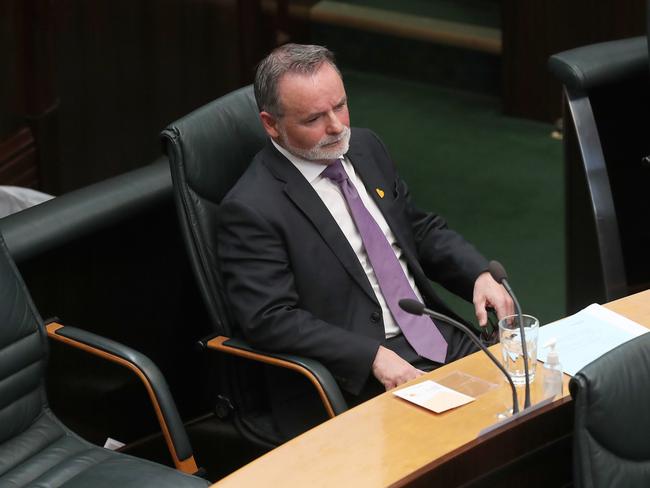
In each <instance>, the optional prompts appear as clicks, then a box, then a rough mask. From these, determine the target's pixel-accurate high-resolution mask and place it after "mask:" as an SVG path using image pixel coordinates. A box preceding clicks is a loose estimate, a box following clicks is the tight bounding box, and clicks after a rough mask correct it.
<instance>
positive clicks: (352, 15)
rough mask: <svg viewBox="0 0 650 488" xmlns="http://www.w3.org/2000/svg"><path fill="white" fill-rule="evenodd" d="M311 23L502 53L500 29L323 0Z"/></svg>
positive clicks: (312, 14) (312, 13)
mask: <svg viewBox="0 0 650 488" xmlns="http://www.w3.org/2000/svg"><path fill="white" fill-rule="evenodd" d="M310 18H311V20H312V21H314V22H321V23H327V24H335V25H342V26H346V27H352V28H355V29H363V30H367V31H372V32H380V33H383V34H389V35H392V36H398V37H405V38H408V39H417V40H421V41H427V42H436V43H440V44H446V45H450V46H456V47H462V48H468V49H473V50H475V51H482V52H486V53H491V54H501V30H500V29H495V28H492V27H481V26H477V25H472V24H464V23H460V22H453V21H448V20H441V19H434V18H430V17H421V16H417V15H413V14H405V13H400V12H392V11H386V10H382V9H377V8H371V7H363V6H358V5H352V4H347V3H344V2H336V1H331V0H324V1H321V2H318V3H317V4H316V5H314V6H313V7H312V9H311V11H310Z"/></svg>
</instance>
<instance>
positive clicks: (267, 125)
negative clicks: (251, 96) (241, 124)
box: [260, 112, 280, 139]
mask: <svg viewBox="0 0 650 488" xmlns="http://www.w3.org/2000/svg"><path fill="white" fill-rule="evenodd" d="M260 119H262V125H263V126H264V130H265V131H266V133H267V134H268V135H269V136H271V138H273V139H277V138H278V137H280V132H279V131H278V120H277V119H276V118H275V117H274V116H273V115H271V114H270V113H268V112H260Z"/></svg>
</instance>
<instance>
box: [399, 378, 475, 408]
mask: <svg viewBox="0 0 650 488" xmlns="http://www.w3.org/2000/svg"><path fill="white" fill-rule="evenodd" d="M394 394H395V396H398V397H400V398H403V399H404V400H408V401H409V402H412V403H415V404H416V405H419V406H421V407H424V408H427V409H429V410H432V411H434V412H436V413H442V412H444V411H445V410H449V409H451V408H456V407H459V406H461V405H465V404H466V403H469V402H472V401H474V398H473V397H471V396H469V395H465V394H464V393H460V392H459V391H456V390H452V389H451V388H447V387H446V386H443V385H441V384H439V383H436V382H435V381H431V380H426V381H423V382H422V383H418V384H416V385H412V386H407V387H406V388H402V389H401V390H397V391H396V392H395V393H394Z"/></svg>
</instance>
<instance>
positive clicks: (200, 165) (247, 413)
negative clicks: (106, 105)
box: [161, 86, 347, 448]
mask: <svg viewBox="0 0 650 488" xmlns="http://www.w3.org/2000/svg"><path fill="white" fill-rule="evenodd" d="M161 137H162V140H163V144H164V150H165V152H166V154H167V156H168V158H169V162H170V165H171V173H172V182H173V186H174V198H175V201H176V208H177V210H178V215H179V219H180V224H181V230H182V233H183V239H184V241H185V245H186V248H187V250H188V255H189V258H190V263H191V266H192V268H193V271H194V275H195V277H196V279H197V283H198V285H199V290H200V291H201V295H202V297H203V301H204V303H205V305H206V308H207V310H208V314H209V316H210V319H211V322H212V327H213V329H214V331H215V333H214V335H213V336H211V337H208V338H206V340H205V341H204V345H205V346H206V347H207V348H209V349H212V350H216V351H219V352H220V353H222V355H221V361H220V362H219V367H218V368H217V369H218V370H217V390H218V400H217V402H218V403H217V412H218V413H219V414H220V415H221V416H222V417H226V416H229V417H230V418H232V419H233V420H234V424H235V426H236V427H237V428H238V430H239V432H240V433H241V434H243V435H244V437H246V438H247V439H248V440H250V441H252V442H254V443H255V444H257V445H260V446H262V447H266V448H268V447H273V446H275V445H277V444H278V443H279V442H282V441H283V440H286V437H285V436H283V435H282V434H281V433H279V432H278V431H277V430H276V428H275V422H274V416H273V414H272V413H271V407H270V406H269V405H268V395H267V394H266V393H265V391H264V390H265V382H264V381H260V379H261V378H263V376H264V374H276V375H277V374H283V373H284V372H287V370H290V371H292V372H291V373H289V372H287V374H294V375H295V374H298V375H302V376H303V378H304V385H305V388H310V387H313V390H312V391H313V392H314V409H313V410H314V412H304V411H295V412H288V415H290V416H295V418H297V419H299V420H300V419H301V418H307V417H308V416H309V415H310V414H312V413H313V421H314V422H318V421H322V420H324V419H327V417H332V416H334V415H337V414H339V413H341V412H343V411H345V410H346V409H347V403H346V401H345V399H344V398H343V395H342V393H341V391H340V389H339V386H338V385H337V383H336V381H335V380H334V378H333V376H332V374H331V373H330V372H329V371H328V370H327V369H326V368H325V367H324V366H323V365H322V364H321V363H319V362H317V361H315V360H313V359H310V358H303V357H297V356H293V355H286V354H270V353H266V352H264V351H258V350H254V349H253V348H252V347H250V346H249V345H248V344H247V343H246V342H245V341H244V340H243V339H242V338H241V336H240V334H239V333H238V330H239V329H238V326H237V324H236V323H234V321H233V320H232V317H231V316H230V313H229V307H228V303H227V301H226V299H225V294H224V287H223V284H222V279H221V275H220V273H219V259H218V255H217V236H216V228H217V221H216V219H217V216H216V211H217V209H218V207H219V204H220V203H221V200H222V199H223V197H224V196H225V195H226V193H227V192H228V191H229V190H230V188H231V187H232V186H233V185H234V184H235V183H236V182H237V180H238V179H239V177H240V176H241V175H242V173H243V172H244V170H245V169H246V168H247V167H248V164H249V163H250V161H251V160H252V159H253V156H254V155H255V154H256V153H257V152H258V151H259V150H260V149H261V148H262V147H263V145H264V144H265V143H266V141H267V138H268V136H267V135H266V133H265V132H264V129H263V127H262V124H261V122H260V120H259V112H258V109H257V106H256V103H255V99H254V96H253V89H252V86H247V87H244V88H241V89H239V90H237V91H234V92H232V93H229V94H227V95H225V96H223V97H221V98H219V99H217V100H214V101H213V102H211V103H209V104H207V105H205V106H203V107H201V108H199V109H197V110H195V111H194V112H192V113H190V114H188V115H186V116H185V117H183V118H181V119H179V120H177V121H175V122H173V123H172V124H170V125H169V126H168V127H167V128H166V129H165V130H164V131H163V132H162V134H161ZM240 358H243V359H245V360H246V361H242V360H241V359H240ZM262 364H264V365H265V367H266V368H269V367H270V368H271V371H268V370H267V371H266V372H265V370H264V369H263V368H262V367H261V366H260V365H262ZM283 370H284V371H283ZM319 402H321V404H319ZM284 412H286V411H283V413H284Z"/></svg>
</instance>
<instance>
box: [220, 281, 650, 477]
mask: <svg viewBox="0 0 650 488" xmlns="http://www.w3.org/2000/svg"><path fill="white" fill-rule="evenodd" d="M607 307H608V308H610V309H612V310H614V311H616V312H618V313H621V314H623V315H625V316H627V317H629V318H630V319H632V320H635V321H637V322H639V323H641V324H643V325H645V326H647V327H650V291H646V292H643V293H639V294H636V295H633V296H631V297H627V298H625V299H622V300H617V301H615V302H612V303H611V304H608V305H607ZM499 347H500V346H499V345H496V346H493V348H492V350H493V352H494V353H495V355H497V357H498V356H499V355H500V350H499ZM455 371H462V372H464V373H467V374H470V375H473V376H475V377H478V378H481V379H483V380H485V381H489V382H492V383H497V384H498V385H500V386H499V388H495V389H493V390H491V391H489V392H487V393H485V394H484V395H482V396H481V397H479V398H478V399H477V400H476V401H474V402H472V403H470V404H468V405H465V406H463V407H461V408H458V409H455V410H452V411H449V412H446V413H443V414H434V413H432V412H429V411H427V410H424V409H421V408H419V407H416V406H413V405H411V404H409V403H407V402H405V401H403V400H401V399H399V398H397V397H395V396H394V395H392V394H391V393H390V392H389V393H386V394H383V395H380V396H378V397H376V398H374V399H372V400H370V401H369V402H366V403H364V404H362V405H360V406H359V407H356V408H353V409H351V410H349V411H348V412H346V413H344V414H342V415H339V416H338V417H335V418H333V419H331V420H329V421H327V422H325V423H323V424H321V425H320V426H318V427H316V428H314V429H312V430H310V431H309V432H306V433H305V434H303V435H301V436H299V437H297V438H295V439H293V440H291V441H289V442H287V443H286V444H284V445H282V446H280V447H278V448H276V449H275V450H273V451H271V452H269V453H268V454H266V455H264V456H262V457H261V458H259V459H257V460H256V461H254V462H253V463H251V464H249V465H247V466H244V467H243V468H242V469H240V470H238V471H236V472H235V473H233V474H231V475H230V476H228V477H226V478H224V479H223V480H221V481H220V482H219V483H217V484H216V486H218V487H227V486H236V487H247V486H259V485H260V483H263V484H264V485H266V486H309V487H310V488H313V487H318V486H355V487H361V486H369V487H370V486H372V487H377V486H390V485H401V484H404V483H407V482H412V481H415V480H416V478H417V477H418V476H419V473H425V472H429V471H431V470H434V469H436V467H438V466H441V465H443V464H444V463H447V462H450V461H451V460H453V459H454V458H455V457H458V456H460V455H461V454H463V453H467V452H469V451H471V450H472V449H474V448H475V447H476V446H478V445H480V444H483V443H488V442H489V441H490V439H493V438H494V437H495V436H497V435H499V434H498V432H497V433H491V434H489V435H486V436H483V437H481V438H478V434H479V432H480V431H481V430H482V429H484V428H486V427H488V426H490V425H492V424H494V423H495V422H496V421H497V417H496V416H497V414H498V413H499V412H502V411H504V410H506V409H507V408H508V407H509V405H510V403H511V393H510V391H509V389H508V388H507V386H506V383H505V380H504V379H503V377H502V376H501V373H500V372H499V371H498V370H497V369H496V368H495V367H494V366H493V365H492V364H491V363H489V360H488V359H487V358H486V357H485V356H484V355H482V354H480V353H477V354H473V355H471V356H468V357H466V358H463V359H461V360H459V361H456V362H454V363H452V364H449V365H447V366H445V367H443V368H440V369H438V370H436V371H433V372H431V373H428V374H427V375H425V376H423V377H421V378H419V379H417V380H414V381H413V382H412V383H417V382H420V381H423V380H425V379H432V380H443V379H444V378H445V377H447V376H449V375H450V374H451V373H453V372H455ZM568 380H569V377H568V376H566V375H565V378H564V395H563V396H562V397H561V398H559V399H557V400H555V401H554V402H553V403H552V404H551V405H549V406H548V407H545V408H543V409H540V411H538V412H535V413H533V414H530V418H528V419H526V418H524V419H522V420H519V421H517V424H520V425H522V426H523V424H525V423H526V422H533V421H534V419H535V418H538V419H539V418H541V417H544V416H549V417H550V416H552V415H553V414H554V413H557V412H559V411H565V412H566V411H567V409H568V408H569V407H570V402H571V398H570V396H569V395H568V389H567V384H568ZM541 388H542V385H541V381H535V382H534V383H533V385H531V395H532V400H533V402H538V401H540V400H541V399H542V395H541ZM520 398H521V399H523V391H522V393H521V394H520ZM566 416H569V414H565V417H566ZM518 427H519V425H517V428H518ZM536 428H537V429H538V430H539V427H536ZM564 428H565V429H566V426H564ZM522 432H523V431H522ZM542 434H543V433H542ZM566 435H570V434H569V433H567V434H566ZM565 457H566V456H565ZM475 461H476V460H472V462H475ZM414 473H415V474H414Z"/></svg>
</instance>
